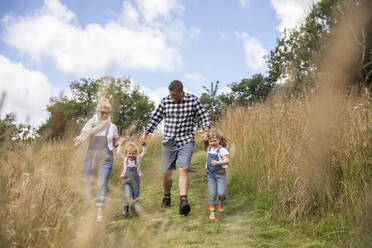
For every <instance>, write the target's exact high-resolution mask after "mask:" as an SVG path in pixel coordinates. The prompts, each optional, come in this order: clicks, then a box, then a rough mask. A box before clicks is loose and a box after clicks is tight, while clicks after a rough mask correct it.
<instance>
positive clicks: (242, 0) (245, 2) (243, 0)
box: [239, 0, 249, 8]
mask: <svg viewBox="0 0 372 248" xmlns="http://www.w3.org/2000/svg"><path fill="white" fill-rule="evenodd" d="M239 2H240V5H241V6H242V7H243V8H245V7H247V6H248V5H249V0H239Z"/></svg>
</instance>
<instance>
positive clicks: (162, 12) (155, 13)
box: [135, 0, 184, 23]
mask: <svg viewBox="0 0 372 248" xmlns="http://www.w3.org/2000/svg"><path fill="white" fill-rule="evenodd" d="M135 2H136V4H137V6H138V9H139V10H140V11H141V13H143V18H144V20H145V22H147V23H151V22H153V21H154V20H156V19H157V18H159V17H160V18H164V19H169V18H170V17H171V14H172V12H173V11H177V12H182V11H183V10H184V7H183V6H182V5H181V4H179V3H178V0H156V1H154V0H135Z"/></svg>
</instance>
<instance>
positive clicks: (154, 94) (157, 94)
mask: <svg viewBox="0 0 372 248" xmlns="http://www.w3.org/2000/svg"><path fill="white" fill-rule="evenodd" d="M141 89H142V90H143V92H144V93H145V95H146V96H148V97H149V98H150V100H151V101H153V102H154V104H155V108H157V106H158V105H159V104H160V101H161V99H163V98H164V97H166V96H168V95H169V91H168V87H160V88H157V89H156V90H150V89H149V88H146V87H142V86H141Z"/></svg>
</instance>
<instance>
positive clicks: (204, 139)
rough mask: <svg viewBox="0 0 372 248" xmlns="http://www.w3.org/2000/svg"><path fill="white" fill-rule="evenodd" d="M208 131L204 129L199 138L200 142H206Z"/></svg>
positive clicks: (206, 128) (207, 128)
mask: <svg viewBox="0 0 372 248" xmlns="http://www.w3.org/2000/svg"><path fill="white" fill-rule="evenodd" d="M208 131H209V127H204V133H203V134H202V136H201V141H202V142H206V141H208Z"/></svg>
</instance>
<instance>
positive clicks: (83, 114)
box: [38, 77, 154, 138]
mask: <svg viewBox="0 0 372 248" xmlns="http://www.w3.org/2000/svg"><path fill="white" fill-rule="evenodd" d="M70 89H71V92H72V97H71V99H69V98H67V97H59V98H55V97H54V98H51V99H50V104H49V105H48V107H47V110H48V112H49V113H50V117H49V119H48V120H47V122H46V123H45V124H43V125H42V126H41V127H40V128H39V130H38V133H39V134H40V135H42V134H43V135H45V136H47V137H48V138H58V137H62V136H63V135H64V134H65V133H66V131H67V130H68V129H69V128H70V129H72V132H74V133H75V132H77V130H78V129H80V128H81V127H82V125H83V124H84V123H85V122H86V121H87V120H88V119H89V118H90V117H91V116H92V115H93V113H94V111H95V108H96V105H97V101H98V100H99V98H100V97H106V98H107V99H109V101H110V102H111V105H112V112H111V119H112V122H113V123H115V124H116V125H117V126H118V129H119V132H122V131H123V130H125V129H126V128H128V127H129V126H130V125H132V124H134V125H135V126H136V130H137V131H140V130H142V129H143V128H144V125H145V124H146V123H147V121H148V120H149V119H150V117H151V113H152V111H153V109H154V104H153V103H152V102H151V101H150V100H149V99H148V97H147V96H145V95H144V94H142V93H141V92H140V91H139V87H138V86H135V85H134V84H133V83H132V82H131V80H130V79H129V78H121V79H115V78H113V77H103V78H100V79H97V80H94V79H81V80H80V81H74V82H72V83H71V84H70Z"/></svg>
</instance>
